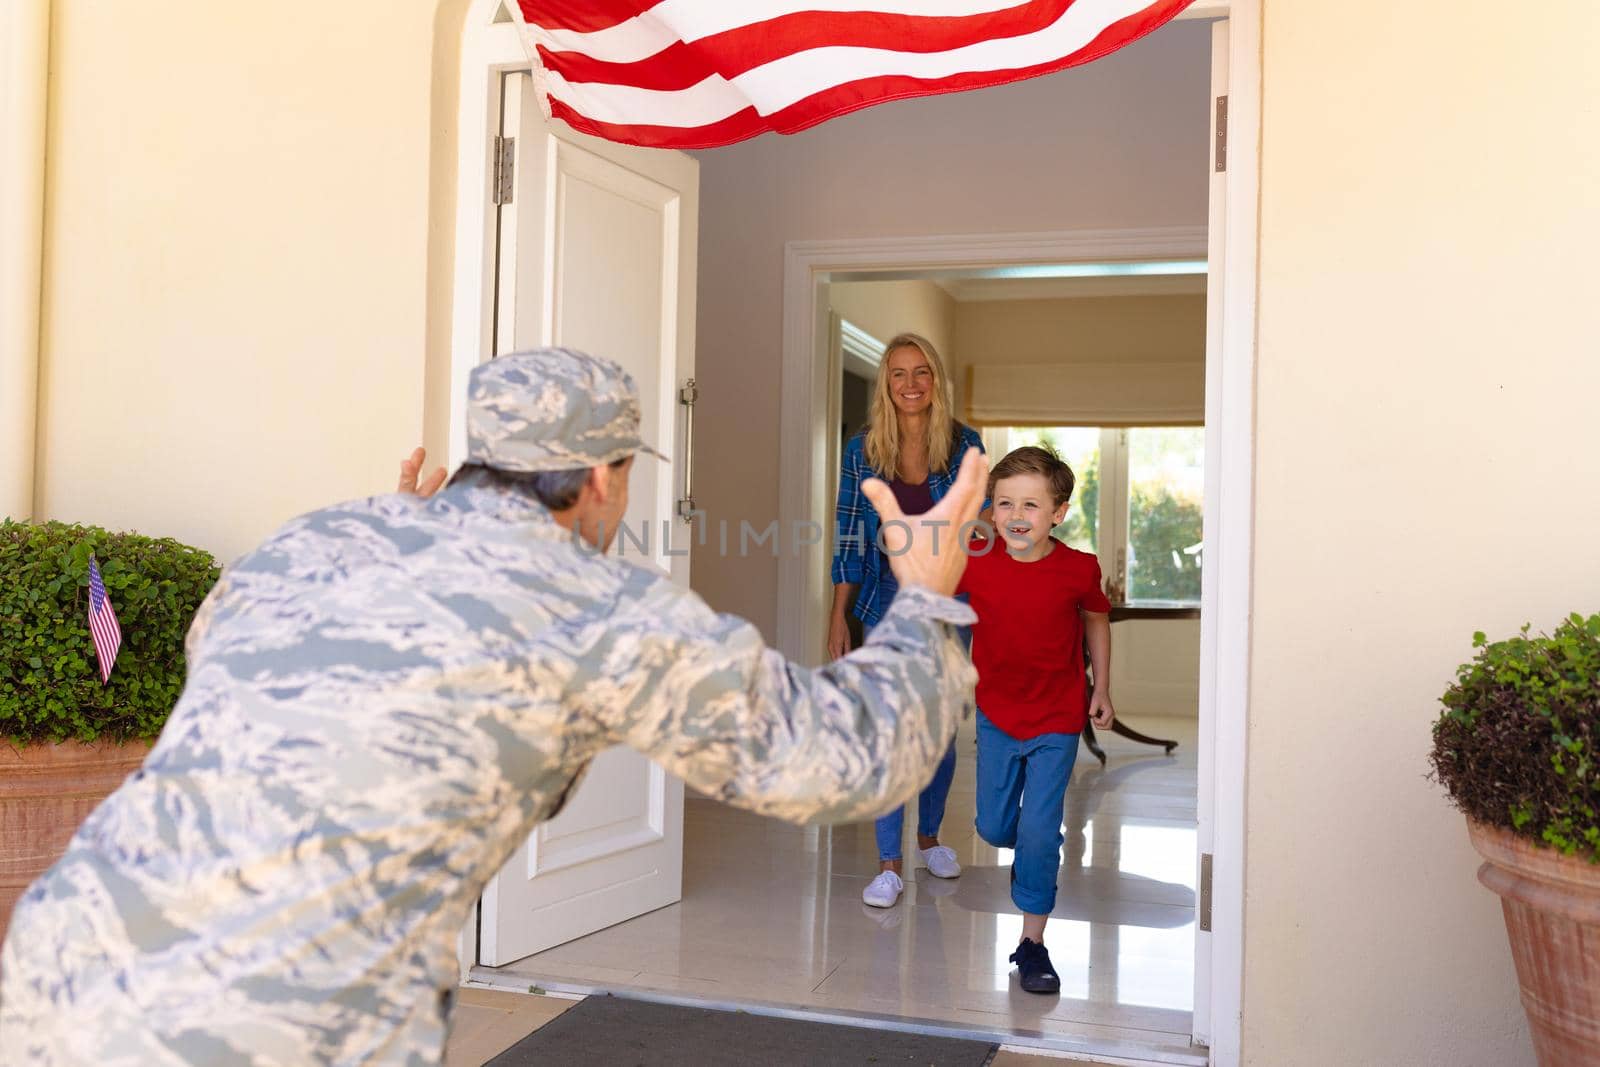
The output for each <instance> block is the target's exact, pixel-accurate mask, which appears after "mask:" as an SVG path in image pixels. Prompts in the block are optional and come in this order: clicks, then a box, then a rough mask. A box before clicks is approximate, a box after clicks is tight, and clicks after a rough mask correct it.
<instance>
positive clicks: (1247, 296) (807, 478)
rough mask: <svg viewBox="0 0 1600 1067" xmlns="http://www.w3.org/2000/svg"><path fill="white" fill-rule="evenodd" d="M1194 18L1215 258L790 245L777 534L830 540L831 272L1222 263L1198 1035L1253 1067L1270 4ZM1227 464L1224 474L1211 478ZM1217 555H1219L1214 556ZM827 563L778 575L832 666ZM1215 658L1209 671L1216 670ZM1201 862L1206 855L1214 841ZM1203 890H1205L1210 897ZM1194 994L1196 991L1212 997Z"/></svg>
mask: <svg viewBox="0 0 1600 1067" xmlns="http://www.w3.org/2000/svg"><path fill="white" fill-rule="evenodd" d="M1195 7H1196V8H1197V9H1198V10H1194V11H1193V12H1192V15H1193V16H1194V17H1212V18H1216V17H1225V18H1226V19H1227V38H1228V40H1227V48H1226V56H1227V79H1226V90H1225V95H1226V96H1227V98H1228V99H1227V122H1228V129H1227V165H1226V169H1225V171H1224V172H1223V173H1222V175H1221V176H1220V180H1221V181H1222V183H1223V197H1222V204H1223V206H1224V211H1225V213H1226V214H1225V220H1224V224H1223V227H1222V231H1223V232H1222V233H1221V234H1220V235H1217V236H1218V237H1219V240H1218V241H1217V242H1216V243H1215V244H1211V245H1209V246H1208V238H1207V234H1208V231H1209V230H1211V228H1212V227H1211V226H1206V227H1184V228H1168V229H1145V230H1120V231H1118V230H1100V231H1094V230H1079V231H1056V232H1041V233H1010V234H985V235H949V236H935V237H904V238H859V239H851V238H842V239H834V240H822V241H791V242H789V243H788V244H786V245H785V247H784V275H783V364H782V375H781V379H780V380H781V390H782V393H781V395H782V397H783V405H782V409H781V411H782V415H781V423H780V428H779V521H780V523H781V524H782V526H781V528H782V529H786V530H791V529H800V528H802V525H803V524H805V523H807V522H818V521H820V522H821V523H822V528H823V529H828V528H829V521H830V509H829V503H830V502H829V501H828V500H827V491H826V487H827V484H828V475H829V474H830V470H829V468H828V466H827V462H828V455H829V441H830V434H829V432H828V431H829V428H830V426H831V423H829V422H828V419H829V418H830V416H831V410H830V409H831V406H832V394H833V392H834V388H833V386H834V383H833V382H832V381H831V379H830V377H829V375H830V372H832V371H833V368H832V367H831V365H830V364H831V361H830V360H829V359H828V358H826V354H821V355H822V358H819V348H818V345H819V340H821V339H823V338H824V336H825V335H824V331H825V330H826V315H827V314H828V308H827V306H826V304H825V303H823V304H820V306H819V301H818V296H819V294H820V291H821V286H823V285H824V284H826V281H827V279H828V277H829V276H830V275H831V274H832V273H834V272H844V271H850V272H857V273H860V272H868V271H889V270H899V271H904V270H916V269H938V268H948V267H981V266H993V265H1007V264H1013V263H1028V262H1033V263H1041V262H1072V261H1074V260H1077V261H1086V260H1104V259H1123V260H1128V259H1168V258H1185V257H1196V256H1199V257H1207V258H1209V255H1208V252H1209V253H1211V254H1214V253H1215V252H1219V251H1220V253H1221V258H1222V264H1223V266H1222V274H1221V276H1222V292H1221V294H1220V296H1219V297H1218V300H1219V302H1220V314H1219V315H1217V316H1216V318H1217V319H1219V320H1220V321H1219V322H1217V323H1208V327H1207V328H1208V330H1212V329H1216V330H1219V331H1220V338H1219V340H1218V344H1217V347H1216V351H1217V358H1215V359H1209V358H1208V360H1207V367H1206V427H1207V433H1206V452H1207V466H1208V468H1209V471H1208V474H1209V476H1208V479H1207V491H1208V501H1207V505H1206V527H1207V528H1206V535H1205V544H1206V546H1207V548H1206V561H1207V570H1208V571H1210V572H1211V574H1212V575H1213V576H1214V578H1213V579H1212V580H1211V581H1208V582H1207V583H1206V589H1205V590H1204V592H1203V594H1202V604H1201V610H1202V637H1201V657H1202V667H1201V686H1200V731H1201V750H1202V751H1201V757H1200V758H1201V768H1200V773H1201V775H1202V776H1203V777H1204V778H1205V779H1206V783H1207V784H1208V785H1209V786H1210V794H1211V797H1212V804H1211V810H1210V812H1209V813H1201V820H1200V821H1201V824H1202V826H1204V825H1205V824H1206V823H1207V821H1208V820H1207V818H1206V815H1207V814H1209V823H1210V831H1211V841H1210V843H1209V845H1210V849H1209V854H1210V856H1211V864H1210V874H1211V886H1210V904H1211V931H1210V933H1209V938H1208V939H1207V941H1206V942H1204V944H1205V945H1206V948H1205V949H1203V950H1202V951H1200V952H1197V954H1196V967H1197V971H1198V969H1199V968H1201V967H1205V968H1206V970H1207V979H1208V980H1207V981H1206V983H1205V985H1204V994H1205V995H1204V996H1203V997H1202V996H1199V995H1197V997H1196V1002H1195V1009H1196V1019H1195V1028H1194V1029H1195V1032H1196V1033H1197V1034H1200V1035H1204V1036H1206V1037H1208V1038H1209V1049H1210V1056H1211V1062H1212V1063H1213V1064H1216V1065H1218V1067H1232V1065H1235V1064H1238V1063H1239V1062H1240V1059H1241V1045H1242V1036H1243V1035H1242V1030H1243V1024H1242V1016H1243V1000H1244V921H1245V905H1244V877H1245V863H1246V849H1245V825H1246V824H1245V817H1246V811H1245V794H1246V784H1247V782H1246V776H1247V773H1248V751H1247V743H1248V724H1249V697H1250V693H1249V684H1250V653H1251V647H1250V640H1251V603H1252V600H1251V597H1252V566H1253V552H1254V519H1255V424H1256V419H1255V399H1256V294H1257V272H1258V258H1259V246H1258V240H1257V238H1258V233H1259V212H1260V160H1261V149H1260V138H1261V69H1262V63H1261V0H1231V2H1230V0H1202V2H1201V3H1197V4H1196V5H1195ZM1213 464H1214V466H1213ZM1212 545H1215V547H1216V550H1215V551H1212V548H1211V546H1212ZM822 555H823V554H822V552H821V551H820V550H813V551H811V552H809V553H807V554H805V555H799V554H795V553H785V554H784V555H783V556H782V557H781V558H780V559H779V563H778V612H777V619H778V623H777V625H778V633H777V637H778V647H779V649H780V650H781V651H782V652H783V653H784V654H785V655H786V656H788V657H790V658H791V659H795V660H798V661H800V662H802V663H813V664H814V663H820V662H822V659H823V656H822V645H823V637H824V633H825V624H826V610H827V603H828V601H829V599H830V598H829V597H828V593H827V590H828V587H829V584H830V583H829V581H828V572H827V569H826V565H825V562H824V561H823V559H822ZM1207 661H1209V666H1208V664H1207ZM1200 845H1201V850H1202V851H1203V852H1204V851H1205V850H1206V848H1207V843H1206V842H1205V841H1204V840H1202V841H1201V843H1200ZM1202 888H1203V887H1202ZM1199 991H1200V990H1199V988H1198V983H1197V994H1198V992H1199Z"/></svg>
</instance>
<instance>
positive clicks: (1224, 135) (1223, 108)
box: [1215, 96, 1228, 174]
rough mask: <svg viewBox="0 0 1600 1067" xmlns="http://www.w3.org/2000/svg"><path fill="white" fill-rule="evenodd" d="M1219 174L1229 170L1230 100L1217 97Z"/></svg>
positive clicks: (1224, 97)
mask: <svg viewBox="0 0 1600 1067" xmlns="http://www.w3.org/2000/svg"><path fill="white" fill-rule="evenodd" d="M1215 155H1216V157H1217V173H1218V174H1221V173H1222V172H1223V171H1225V170H1227V169H1228V98H1227V97H1226V96H1219V97H1217V146H1216V152H1215Z"/></svg>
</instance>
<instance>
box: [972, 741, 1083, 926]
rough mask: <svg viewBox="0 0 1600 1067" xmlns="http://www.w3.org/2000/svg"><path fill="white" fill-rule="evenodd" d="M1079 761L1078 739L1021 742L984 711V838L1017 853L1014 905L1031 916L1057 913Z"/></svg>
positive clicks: (981, 802)
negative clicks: (1066, 815)
mask: <svg viewBox="0 0 1600 1067" xmlns="http://www.w3.org/2000/svg"><path fill="white" fill-rule="evenodd" d="M1077 758H1078V735H1077V734H1040V735H1039V736H1038V737H1030V738H1028V740H1026V741H1018V740H1017V739H1016V738H1014V737H1012V736H1011V735H1010V734H1008V733H1006V732H1005V731H1004V730H1002V729H1000V727H998V726H996V725H995V724H994V723H992V722H990V721H989V719H988V717H987V716H985V715H984V714H983V711H982V709H980V710H979V711H978V798H977V806H978V836H979V837H981V838H983V839H984V840H985V841H987V842H989V844H991V845H993V846H994V847H996V848H1009V849H1014V850H1015V853H1014V855H1013V857H1012V860H1011V901H1012V903H1014V904H1016V906H1017V907H1018V908H1020V909H1022V910H1023V911H1025V912H1027V913H1028V914H1029V915H1049V914H1050V912H1051V911H1053V910H1055V906H1056V874H1057V872H1059V871H1060V869H1061V816H1062V809H1063V805H1064V802H1065V799H1066V793H1067V780H1068V779H1070V778H1071V777H1072V765H1073V763H1074V762H1076V761H1077Z"/></svg>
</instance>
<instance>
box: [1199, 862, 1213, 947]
mask: <svg viewBox="0 0 1600 1067" xmlns="http://www.w3.org/2000/svg"><path fill="white" fill-rule="evenodd" d="M1200 929H1202V930H1204V931H1206V932H1207V933H1210V932H1211V853H1209V852H1202V853H1200Z"/></svg>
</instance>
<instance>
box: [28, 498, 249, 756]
mask: <svg viewBox="0 0 1600 1067" xmlns="http://www.w3.org/2000/svg"><path fill="white" fill-rule="evenodd" d="M91 553H93V554H94V557H95V559H97V560H98V561H99V564H100V576H101V579H102V580H103V581H104V582H105V586H106V595H107V596H108V597H110V599H111V606H112V607H113V608H114V609H115V610H116V613H117V621H118V622H119V623H120V624H121V627H122V650H121V652H120V653H119V654H118V656H117V660H116V666H115V667H114V668H113V669H112V672H111V680H110V681H109V682H107V683H106V684H105V685H103V686H102V685H101V684H100V672H99V666H98V664H97V662H96V661H95V658H94V642H93V640H92V639H91V638H90V636H89V556H90V554H91ZM218 574H219V570H218V567H217V562H216V560H214V559H213V558H212V557H211V555H210V553H207V552H202V551H200V550H199V549H197V548H190V547H189V546H188V545H183V544H179V543H178V542H177V541H173V540H170V539H164V538H163V539H157V538H152V537H141V536H139V535H138V534H131V533H108V532H107V531H105V530H102V529H99V528H98V527H94V526H72V525H68V524H66V523H59V522H46V523H39V524H36V525H34V524H29V523H21V522H10V521H7V522H5V523H3V524H0V736H3V737H8V738H9V739H10V740H11V742H12V743H13V744H26V743H28V742H30V741H31V742H54V741H64V740H67V739H69V738H76V739H77V740H80V741H93V740H95V739H96V738H106V739H108V740H113V741H126V740H129V739H132V738H148V737H155V736H156V735H157V734H159V733H160V732H161V727H162V725H163V724H164V723H165V722H166V721H167V715H168V714H169V713H170V712H171V711H172V707H173V705H174V704H176V703H177V700H178V694H179V693H181V692H182V691H183V680H184V660H183V638H184V635H185V634H186V633H187V632H188V630H189V622H190V620H192V619H193V618H194V613H195V609H197V608H198V607H199V606H200V602H201V601H202V600H204V599H205V596H206V594H207V593H208V592H210V591H211V587H212V586H213V585H215V584H216V581H217V576H218Z"/></svg>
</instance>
